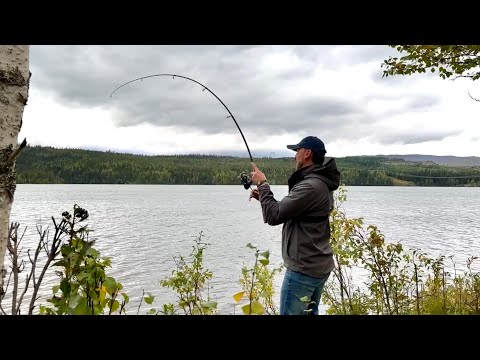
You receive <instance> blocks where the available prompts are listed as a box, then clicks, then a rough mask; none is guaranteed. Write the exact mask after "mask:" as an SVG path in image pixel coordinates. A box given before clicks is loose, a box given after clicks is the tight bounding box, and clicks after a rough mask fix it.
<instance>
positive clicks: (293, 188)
mask: <svg viewBox="0 0 480 360" xmlns="http://www.w3.org/2000/svg"><path fill="white" fill-rule="evenodd" d="M287 148H288V149H291V150H294V151H296V154H295V161H296V171H295V172H294V173H293V174H292V175H291V176H290V178H289V179H288V191H289V192H288V195H287V196H285V197H284V198H283V199H282V200H281V201H277V200H275V198H274V197H273V196H274V195H273V193H272V191H271V189H270V185H269V184H268V182H267V178H266V177H265V175H264V174H263V172H261V171H260V170H259V169H258V168H257V166H256V165H255V164H254V163H252V168H253V171H252V173H251V179H252V183H253V184H256V185H257V189H254V190H252V191H251V193H250V199H251V198H252V197H253V198H255V199H257V200H259V201H260V204H261V206H262V213H263V220H264V222H266V223H268V224H269V225H279V224H283V229H282V257H283V260H284V265H285V267H286V272H285V277H284V279H283V283H282V289H281V292H280V314H281V315H302V314H313V315H318V305H319V303H320V297H321V294H322V291H323V287H324V285H325V282H326V281H327V279H328V277H329V275H330V272H331V271H332V270H333V268H334V266H335V264H334V261H333V254H332V248H331V247H330V224H329V213H330V211H331V209H333V191H334V190H336V189H338V186H339V183H340V172H339V171H338V170H337V166H336V164H335V159H330V160H329V161H328V162H327V163H325V164H323V163H324V161H325V154H326V150H325V145H324V143H323V142H322V141H321V140H320V139H319V138H317V137H315V136H307V137H306V138H304V139H302V141H300V142H299V143H298V144H297V145H287ZM305 297H306V298H305ZM302 298H303V299H302ZM301 299H302V300H301ZM305 299H308V301H305Z"/></svg>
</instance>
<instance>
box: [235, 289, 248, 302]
mask: <svg viewBox="0 0 480 360" xmlns="http://www.w3.org/2000/svg"><path fill="white" fill-rule="evenodd" d="M244 293H245V291H240V292H238V293H236V294H235V295H233V300H235V301H236V302H240V300H242V297H243V294H244Z"/></svg>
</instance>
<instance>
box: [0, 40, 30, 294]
mask: <svg viewBox="0 0 480 360" xmlns="http://www.w3.org/2000/svg"><path fill="white" fill-rule="evenodd" d="M29 81H30V71H29V47H28V45H1V46H0V271H1V274H2V276H0V292H1V293H3V285H4V284H3V282H4V276H5V275H6V269H5V268H4V263H5V251H6V248H7V240H8V239H7V238H8V225H9V222H10V211H11V209H12V202H13V195H14V193H15V185H16V181H15V157H16V155H18V152H17V151H15V150H17V149H18V146H17V141H18V133H19V132H20V129H21V127H22V117H23V109H24V107H25V105H26V103H27V99H28V85H29Z"/></svg>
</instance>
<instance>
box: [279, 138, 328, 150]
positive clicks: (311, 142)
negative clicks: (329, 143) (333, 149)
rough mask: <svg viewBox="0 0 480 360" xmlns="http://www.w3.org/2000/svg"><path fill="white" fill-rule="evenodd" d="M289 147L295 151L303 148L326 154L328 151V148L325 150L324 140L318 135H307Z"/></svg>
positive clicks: (288, 146)
mask: <svg viewBox="0 0 480 360" xmlns="http://www.w3.org/2000/svg"><path fill="white" fill-rule="evenodd" d="M287 148H288V149H290V150H295V151H297V150H298V149H301V148H305V149H310V150H312V151H313V152H314V153H317V154H320V155H324V154H325V153H326V152H327V150H325V144H324V143H323V141H322V140H320V139H319V138H317V137H316V136H307V137H306V138H303V139H302V141H300V142H299V143H298V144H297V145H287Z"/></svg>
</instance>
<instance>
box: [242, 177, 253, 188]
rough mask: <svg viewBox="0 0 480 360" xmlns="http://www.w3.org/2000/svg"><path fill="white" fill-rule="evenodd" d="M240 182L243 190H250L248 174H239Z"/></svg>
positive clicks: (250, 181) (250, 184)
mask: <svg viewBox="0 0 480 360" xmlns="http://www.w3.org/2000/svg"><path fill="white" fill-rule="evenodd" d="M240 182H241V183H242V184H243V187H244V188H245V190H248V189H250V186H252V182H253V181H252V179H251V178H250V176H249V175H248V173H241V174H240Z"/></svg>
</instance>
